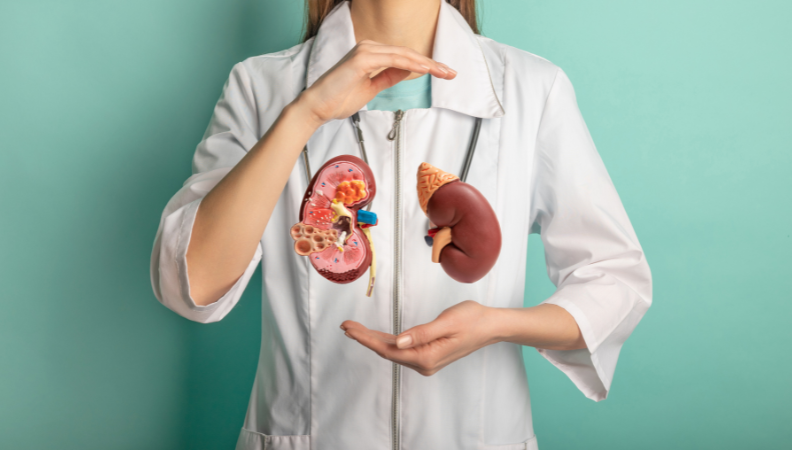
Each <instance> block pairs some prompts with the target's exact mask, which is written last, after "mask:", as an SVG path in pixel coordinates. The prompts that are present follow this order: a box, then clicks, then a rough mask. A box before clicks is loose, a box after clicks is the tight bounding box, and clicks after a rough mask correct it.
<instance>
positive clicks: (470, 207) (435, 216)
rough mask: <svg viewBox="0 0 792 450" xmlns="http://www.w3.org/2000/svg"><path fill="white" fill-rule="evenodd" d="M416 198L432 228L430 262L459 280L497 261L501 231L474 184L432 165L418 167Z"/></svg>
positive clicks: (482, 272)
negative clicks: (438, 264)
mask: <svg viewBox="0 0 792 450" xmlns="http://www.w3.org/2000/svg"><path fill="white" fill-rule="evenodd" d="M418 200H419V202H420V204H421V209H423V211H424V213H426V215H427V217H429V221H430V222H431V223H432V224H434V226H435V228H433V229H431V230H429V236H428V237H427V243H430V245H432V262H435V263H440V265H441V266H442V267H443V270H445V272H446V273H447V274H448V275H449V276H450V277H451V278H453V279H455V280H457V281H459V282H462V283H473V282H476V281H478V280H480V279H481V278H483V277H484V275H486V274H487V273H488V272H489V271H490V269H492V267H493V266H494V265H495V262H496V261H497V260H498V255H499V254H500V248H501V231H500V224H499V223H498V218H497V216H496V215H495V211H494V210H493V209H492V206H490V204H489V202H488V201H487V199H486V198H485V197H484V196H483V195H481V192H479V191H478V190H477V189H476V188H474V187H473V186H471V185H469V184H467V183H465V182H463V181H460V180H459V178H458V177H457V176H456V175H452V174H450V173H447V172H444V171H442V170H440V169H438V168H436V167H434V166H432V165H431V164H427V163H422V164H421V166H420V167H419V168H418Z"/></svg>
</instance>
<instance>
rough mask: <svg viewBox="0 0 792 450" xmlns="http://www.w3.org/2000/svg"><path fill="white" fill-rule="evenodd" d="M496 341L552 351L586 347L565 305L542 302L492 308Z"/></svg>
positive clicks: (489, 311) (492, 325)
mask: <svg viewBox="0 0 792 450" xmlns="http://www.w3.org/2000/svg"><path fill="white" fill-rule="evenodd" d="M488 314H489V315H490V316H491V317H490V321H489V322H490V323H491V325H490V327H489V329H490V332H491V333H492V336H493V339H492V340H493V341H496V342H512V343H515V344H521V345H528V346H531V347H537V348H543V349H548V350H575V349H581V348H586V342H585V341H584V340H583V336H582V334H581V333H580V328H578V325H577V322H575V319H574V318H573V317H572V315H571V314H569V313H568V312H567V311H566V310H565V309H564V308H561V307H560V306H557V305H550V304H542V305H537V306H532V307H530V308H490V309H489V310H488Z"/></svg>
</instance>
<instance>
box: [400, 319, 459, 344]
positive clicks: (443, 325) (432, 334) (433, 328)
mask: <svg viewBox="0 0 792 450" xmlns="http://www.w3.org/2000/svg"><path fill="white" fill-rule="evenodd" d="M450 333H451V330H450V327H449V324H448V322H447V321H446V320H444V319H442V318H438V319H435V320H433V321H431V322H429V323H427V324H424V325H418V326H416V327H412V328H410V329H409V330H407V331H404V332H402V333H401V334H400V335H399V336H398V337H397V338H396V347H399V348H400V349H405V348H413V347H417V346H419V345H424V344H428V343H430V342H432V341H434V340H437V339H440V338H441V337H445V336H448V335H449V334H450Z"/></svg>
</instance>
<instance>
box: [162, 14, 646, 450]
mask: <svg viewBox="0 0 792 450" xmlns="http://www.w3.org/2000/svg"><path fill="white" fill-rule="evenodd" d="M354 45H355V38H354V33H353V28H352V21H351V18H350V12H349V6H348V3H347V2H345V3H342V4H340V5H339V6H338V7H336V8H335V9H334V10H333V11H332V12H331V13H330V14H329V15H328V16H327V18H326V19H325V21H324V22H323V24H322V25H321V28H320V30H319V32H318V35H317V36H316V37H315V38H312V39H310V40H309V41H307V42H305V43H303V44H299V45H296V46H294V47H292V48H290V49H288V50H284V51H281V52H277V53H271V54H266V55H261V56H257V57H252V58H249V59H247V60H245V61H243V62H241V63H239V64H237V65H235V66H234V68H233V70H232V71H231V74H230V76H229V79H228V82H227V83H226V85H225V87H224V90H223V93H222V97H221V98H220V100H219V101H218V103H217V106H216V107H215V110H214V115H213V117H212V119H211V122H210V124H209V127H208V129H207V130H206V134H205V135H204V137H203V140H202V141H201V142H200V144H199V145H198V148H197V150H196V152H195V157H194V161H193V173H194V175H193V176H191V177H190V178H189V179H188V180H187V181H186V182H185V184H184V187H183V188H182V189H181V190H179V191H178V192H177V193H176V195H174V197H173V198H172V199H171V200H170V202H169V203H168V204H167V206H166V207H165V210H164V212H163V214H162V220H161V222H160V226H159V230H158V232H157V237H156V242H155V245H154V250H153V254H152V261H151V278H152V284H153V288H154V292H155V293H156V296H157V298H158V299H159V300H160V301H161V302H162V303H163V304H164V305H165V306H167V307H168V308H170V309H172V310H173V311H175V312H176V313H178V314H180V315H182V316H184V317H186V318H188V319H190V320H194V321H197V322H204V323H208V322H215V321H218V320H220V319H222V318H223V317H224V316H225V315H226V314H228V312H229V311H230V310H231V308H233V307H234V305H235V304H236V303H237V301H238V300H239V298H240V296H241V295H242V291H243V290H244V289H245V286H246V285H247V284H248V281H249V280H250V277H251V276H252V274H253V272H254V270H255V269H256V266H257V265H258V264H259V263H261V265H262V272H263V277H264V283H263V285H264V289H263V290H264V295H263V299H262V301H263V306H262V313H263V326H262V342H261V355H260V362H259V365H258V371H257V374H256V379H255V384H254V387H253V392H252V395H251V399H250V404H249V408H248V411H247V417H246V419H245V423H244V426H243V427H242V430H241V434H240V437H239V441H238V444H237V448H238V449H257V450H262V449H273V450H285V449H289V450H308V449H311V450H340V449H344V450H355V449H361V450H377V449H381V450H393V449H394V448H397V447H398V448H400V449H419V450H422V449H459V450H473V449H476V450H496V449H497V450H517V449H536V448H537V441H536V437H535V435H534V432H533V426H532V423H531V408H530V398H529V393H528V384H527V382H526V373H525V370H524V366H523V358H522V353H521V350H522V349H521V347H520V346H519V345H516V344H510V343H499V344H495V345H490V346H488V347H485V348H483V349H481V350H479V351H476V352H474V353H472V354H471V355H469V356H467V357H465V358H463V359H461V360H459V361H456V362H454V363H453V364H451V365H449V366H448V367H446V368H444V369H443V370H441V371H439V372H438V373H436V374H435V375H433V376H431V377H424V376H422V375H420V374H418V373H417V372H415V371H412V370H409V369H405V368H400V367H399V366H397V367H396V368H397V370H396V372H395V373H394V366H393V364H392V363H391V362H390V361H388V360H385V359H382V358H380V357H379V356H377V355H376V354H375V353H374V352H372V351H371V350H369V349H367V348H365V347H363V346H362V345H360V344H358V343H356V342H354V341H352V340H350V339H348V338H346V337H345V336H344V333H343V332H342V331H341V330H340V329H339V325H340V324H341V322H343V321H344V320H347V319H351V320H355V321H358V322H360V323H362V324H364V325H366V326H367V327H369V328H373V329H376V330H381V331H386V332H394V331H398V330H394V329H393V327H394V315H396V317H397V318H398V319H399V320H400V323H401V329H402V330H405V329H408V328H410V327H413V326H415V325H418V324H423V323H426V322H430V321H432V320H433V319H435V318H436V317H437V315H438V314H439V313H440V312H441V311H443V310H444V309H446V308H448V307H450V306H452V305H454V304H456V303H459V302H461V301H463V300H467V299H472V300H475V301H477V302H479V303H481V304H483V305H487V306H492V307H508V308H515V307H522V305H523V290H524V283H525V264H526V249H527V242H528V235H529V233H539V235H540V236H541V239H542V241H543V242H544V245H545V252H546V262H547V271H548V274H549V276H550V279H551V280H552V282H553V283H554V284H555V285H556V286H557V287H558V289H557V291H556V292H555V294H553V295H552V296H551V297H550V298H548V299H547V300H546V301H545V303H551V304H555V305H559V306H561V307H562V308H564V309H566V310H567V311H568V312H569V313H570V314H571V315H572V316H573V317H574V318H575V320H576V321H577V324H578V325H579V327H580V329H581V331H582V334H583V337H584V339H585V341H586V344H587V346H588V348H587V349H583V350H570V351H555V350H553V351H551V350H539V352H540V353H541V354H542V355H543V356H544V357H545V358H547V359H548V360H549V361H550V362H551V363H553V364H554V365H555V366H557V367H558V368H559V369H560V370H561V371H563V372H564V373H565V374H567V376H569V378H570V379H571V380H572V381H573V382H574V383H575V384H576V385H577V387H578V388H579V389H580V390H581V391H582V392H583V394H585V395H586V396H587V397H589V398H591V399H593V400H597V401H598V400H602V399H604V398H605V397H606V396H607V394H608V391H609V389H610V386H611V380H612V379H613V373H614V369H615V367H616V360H617V358H618V355H619V351H620V349H621V346H622V344H623V343H624V341H625V339H627V337H628V336H629V335H630V333H631V332H632V331H633V329H634V327H635V326H636V324H637V323H638V321H639V320H640V319H641V317H642V316H643V315H644V313H645V312H646V310H647V309H648V308H649V305H650V304H651V298H652V280H651V274H650V270H649V266H648V264H647V262H646V258H645V257H644V253H643V250H642V249H641V245H640V244H639V242H638V239H637V237H636V235H635V232H634V230H633V228H632V225H631V223H630V220H629V219H628V217H627V214H626V213H625V210H624V208H623V206H622V203H621V201H620V199H619V196H618V194H617V192H616V190H615V188H614V186H613V184H612V182H611V179H610V177H609V175H608V172H607V171H606V169H605V166H604V165H603V162H602V160H601V158H600V156H599V154H598V153H597V150H596V149H595V147H594V144H593V142H592V140H591V137H590V135H589V132H588V130H587V128H586V125H585V123H584V121H583V118H582V117H581V114H580V112H579V110H578V106H577V103H576V100H575V94H574V91H573V88H572V85H571V84H570V81H569V79H568V78H567V76H566V74H565V73H564V72H563V71H561V69H559V68H558V67H556V66H555V65H553V64H552V63H550V62H548V61H546V60H545V59H542V58H540V57H537V56H535V55H533V54H531V53H527V52H525V51H522V50H519V49H516V48H514V47H510V46H508V45H504V44H501V43H498V42H495V41H493V40H492V39H488V38H486V37H483V36H478V35H475V34H474V33H473V32H472V31H471V29H470V27H469V26H468V25H467V23H466V22H465V20H464V19H463V17H462V15H461V14H460V13H459V12H458V11H457V10H456V9H455V8H454V7H452V6H450V5H449V4H447V3H445V2H443V3H442V7H441V10H440V16H439V19H438V23H437V31H436V36H435V43H434V53H433V57H434V58H435V59H436V60H438V61H441V62H444V63H446V64H448V65H449V66H450V67H452V68H454V69H456V70H457V71H458V75H457V77H456V78H455V79H454V80H450V81H448V80H440V79H436V78H432V107H431V108H429V109H412V110H408V111H407V112H406V114H405V116H404V118H403V121H402V126H401V131H400V135H399V137H398V139H396V140H395V141H389V140H387V139H386V135H387V134H388V132H389V131H390V130H391V128H392V125H393V121H394V113H393V112H389V111H368V110H366V108H365V107H364V108H362V109H361V111H360V116H361V126H362V129H363V132H364V137H365V143H366V146H367V150H368V157H369V161H370V165H371V168H372V169H373V171H374V174H375V177H376V181H377V188H378V190H377V195H376V198H375V199H374V201H373V206H372V211H374V212H376V213H377V214H378V215H379V225H377V226H376V227H373V228H372V229H371V230H372V234H373V239H374V242H375V244H376V252H377V253H376V255H377V269H378V274H377V281H376V284H375V287H374V293H373V296H372V297H371V298H367V297H366V296H365V292H366V285H367V282H368V277H367V276H363V277H361V278H360V279H358V280H357V281H355V282H353V283H351V284H344V285H341V284H334V283H331V282H329V281H327V280H326V279H324V278H322V277H321V276H320V275H319V274H318V273H317V272H316V271H315V270H314V269H313V268H312V267H311V265H310V263H309V262H308V259H307V258H305V257H302V256H298V255H297V254H296V253H295V252H294V250H293V240H292V239H291V237H290V235H289V228H290V227H291V226H292V225H293V224H294V223H296V222H297V221H298V205H300V202H301V199H302V197H303V194H304V192H305V189H306V186H307V182H308V180H307V179H306V175H305V172H304V167H303V163H302V160H298V162H297V164H296V165H295V167H294V168H293V169H292V172H291V175H290V177H289V180H288V183H287V184H286V187H285V189H284V190H283V192H282V194H281V195H280V198H279V199H278V203H277V205H276V207H275V210H274V211H273V213H272V217H271V219H270V221H269V223H268V225H267V228H266V231H265V232H264V235H263V236H262V238H261V243H260V246H259V247H258V248H257V250H256V252H255V255H254V256H253V258H252V259H251V260H250V264H249V265H248V268H247V270H246V271H245V273H244V274H243V275H242V276H241V277H240V279H239V281H237V282H236V284H235V285H234V286H233V287H232V288H231V289H230V290H229V291H228V292H227V293H226V294H225V295H224V296H223V297H222V298H220V299H219V300H218V301H217V302H215V303H213V304H211V305H208V306H196V305H195V303H194V302H193V300H192V299H191V297H190V290H189V283H188V276H187V268H186V259H185V255H186V250H187V246H188V243H189V241H190V232H191V229H192V225H193V222H194V220H195V214H196V211H197V209H198V208H199V206H200V204H201V199H202V198H203V197H204V196H205V195H206V194H207V193H208V192H209V191H210V190H211V189H212V187H214V186H215V185H216V184H217V182H218V181H219V180H220V179H221V178H222V177H223V176H224V175H225V174H226V173H228V171H229V170H230V169H231V167H232V166H234V165H235V164H236V163H237V162H238V161H239V160H240V159H241V158H242V157H243V156H244V155H245V152H246V151H248V150H249V149H250V148H251V147H252V146H253V145H254V144H255V143H256V142H257V141H258V140H259V138H260V137H261V136H262V135H263V134H264V132H265V131H266V130H267V128H268V127H269V126H271V125H272V123H273V121H274V120H275V119H276V118H277V117H278V115H279V113H280V112H281V110H282V108H283V107H284V106H286V105H287V104H288V103H289V102H291V101H292V100H293V99H294V98H295V97H296V96H297V95H298V94H299V92H300V91H301V90H302V89H303V87H304V86H305V85H306V83H307V85H308V86H310V85H311V84H312V83H313V82H315V81H316V79H317V78H318V77H319V76H320V75H322V74H323V73H324V72H325V71H327V70H328V69H330V68H331V67H332V66H333V65H334V64H335V63H336V62H338V60H339V59H340V58H341V57H342V56H344V55H345V54H346V53H347V51H349V50H350V49H351V48H352V47H353V46H354ZM474 117H481V118H483V119H484V120H483V124H482V127H481V132H480V135H479V139H478V147H477V150H476V153H475V157H474V160H473V164H472V167H471V170H470V174H469V177H468V182H469V183H470V184H472V185H473V186H475V187H476V188H477V189H478V190H479V191H481V193H482V194H483V195H484V196H485V197H486V198H487V199H488V200H489V202H490V204H491V205H492V206H493V208H494V209H495V212H496V214H497V215H498V218H499V221H500V225H501V227H502V233H503V248H502V250H501V254H500V258H499V260H498V262H497V264H496V265H495V267H494V269H493V270H492V271H491V272H490V273H489V274H488V275H487V276H486V277H484V278H483V279H482V280H480V281H478V282H476V283H473V284H461V283H458V282H455V281H453V280H452V279H451V278H450V277H448V276H447V275H446V274H445V273H444V272H443V270H442V268H441V267H440V265H439V264H433V263H432V262H431V261H430V259H431V258H430V254H431V248H430V247H428V246H427V245H426V243H425V242H424V236H425V234H426V229H427V220H426V218H425V216H424V214H423V212H422V211H421V208H420V206H419V204H418V197H417V194H416V187H415V186H416V178H415V174H416V171H417V169H418V166H419V164H420V163H421V162H424V161H425V162H428V163H430V164H432V165H434V166H436V167H439V168H441V169H444V170H446V171H450V172H455V171H458V170H459V168H461V166H462V162H463V158H464V155H465V150H466V148H467V145H468V142H469V139H470V135H471V130H472V127H473V123H474ZM308 148H309V152H310V165H311V167H312V168H313V169H314V170H316V169H317V168H318V167H320V166H321V165H322V164H323V163H324V162H325V161H326V160H328V159H330V158H332V157H334V156H337V155H340V154H353V155H357V156H359V153H358V144H357V142H356V139H355V134H354V133H353V128H352V124H351V122H350V120H348V119H345V120H334V121H330V122H328V123H326V124H324V125H323V126H322V127H320V128H319V129H318V130H317V131H316V133H315V134H314V135H313V136H312V137H311V139H310V141H309V142H308ZM397 173H400V174H401V183H400V184H399V186H400V194H401V195H400V196H397V192H396V188H397V183H396V179H395V177H396V174H397ZM262 195H268V194H267V193H262ZM397 198H400V200H398V199H397ZM397 218H398V219H399V220H398V222H397ZM396 227H399V228H400V229H401V236H402V238H401V241H400V242H397V241H396V237H395V236H396V233H395V230H396ZM397 261H399V262H400V263H401V267H402V269H401V273H400V276H397V275H396V274H395V273H394V264H395V263H396V262H397Z"/></svg>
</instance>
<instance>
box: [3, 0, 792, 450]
mask: <svg viewBox="0 0 792 450" xmlns="http://www.w3.org/2000/svg"><path fill="white" fill-rule="evenodd" d="M301 17H302V2H301V1H298V0H291V1H289V2H286V1H280V2H274V1H264V0H224V1H221V0H199V1H191V2H189V1H183V0H168V1H163V0H159V1H154V0H145V1H142V0H141V1H136V2H111V1H98V0H94V1H89V0H83V1H75V0H72V1H63V0H60V1H55V0H50V1H45V0H37V1H30V2H23V1H21V0H17V1H10V0H0V156H2V159H1V160H0V161H2V162H0V305H2V310H1V312H0V342H2V343H3V346H2V350H0V448H9V449H39V448H50V447H52V448H60V449H82V450H91V449H142V448H145V449H152V450H154V449H220V448H233V443H234V442H235V439H236V435H237V432H238V429H239V427H240V426H241V422H242V419H243V417H244V414H245V408H246V404H247V398H248V395H249V393H250V389H251V384H252V380H253V374H254V371H255V366H256V357H257V351H258V336H259V330H260V323H259V312H260V306H259V305H258V298H259V290H260V286H261V285H260V282H258V281H256V282H254V283H252V285H251V288H250V289H249V290H248V292H247V294H246V296H245V298H244V299H243V300H242V302H241V303H240V305H239V306H238V307H237V309H236V310H235V311H233V312H232V313H231V314H230V315H229V316H228V317H227V318H226V319H225V320H223V321H222V322H220V323H218V324H212V325H198V324H194V323H191V322H188V321H186V320H184V319H181V318H180V317H178V316H176V315H175V314H173V313H171V312H170V311H168V310H166V309H165V308H163V307H162V306H161V305H159V304H158V303H157V302H156V300H155V299H154V296H153V294H152V292H151V287H150V284H149V278H148V260H149V255H150V250H151V245H152V241H153V238H154V233H155V231H156V228H157V223H158V220H159V215H160V213H161V210H162V208H163V206H164V205H165V203H166V202H167V200H168V198H169V197H170V196H171V195H172V194H173V193H174V192H175V191H176V190H177V189H178V188H179V187H180V186H181V183H182V181H183V180H184V179H185V178H186V177H187V176H188V175H189V172H190V158H191V155H192V152H193V150H194V148H195V144H196V143H197V142H198V140H199V139H200V136H201V134H202V133H203V130H204V128H205V127H206V124H207V122H208V119H209V115H210V113H211V108H212V106H213V104H214V102H215V101H216V100H217V97H218V95H219V93H220V88H221V86H222V83H223V81H224V80H225V78H226V76H227V75H228V72H229V70H230V68H231V66H232V65H233V64H234V63H235V62H237V61H240V60H242V59H244V58H245V57H247V56H250V55H254V54H260V53H264V52H270V51H276V50H280V49H283V48H286V47H289V46H291V45H293V44H295V43H296V42H297V39H298V35H299V32H300V19H301ZM482 19H483V23H484V26H483V31H484V34H485V35H487V36H490V37H492V38H494V39H496V40H499V41H501V42H504V43H507V44H510V45H514V46H516V47H519V48H523V49H526V50H529V51H531V52H534V53H536V54H539V55H541V56H544V57H546V58H548V59H550V60H551V61H553V62H554V63H556V64H558V65H560V66H561V67H562V68H564V69H565V70H566V72H567V73H568V74H569V76H570V77H571V79H572V81H573V83H574V84H575V87H576V89H577V93H578V99H579V102H580V106H581V109H582V111H583V114H584V116H585V118H586V120H587V122H588V124H589V127H590V129H591V133H592V135H593V137H594V139H595V142H596V143H597V145H598V148H599V151H600V153H601V155H602V157H603V159H604V161H605V163H606V165H607V166H608V169H609V171H610V174H611V177H612V178H613V181H614V183H615V184H616V187H617V188H618V190H619V193H620V195H621V198H622V200H623V202H624V204H625V206H626V208H627V211H628V213H629V214H630V217H631V219H632V221H633V225H634V227H635V229H636V232H637V233H638V236H639V238H640V239H641V242H642V244H643V246H644V249H645V250H646V253H647V256H648V260H649V263H650V266H651V267H652V272H653V275H654V280H655V304H654V306H653V307H652V308H651V309H650V310H649V313H648V314H647V316H646V318H645V319H644V321H643V322H642V323H641V324H640V325H639V327H638V329H637V331H636V332H635V334H634V335H633V336H632V337H631V338H630V340H629V341H628V342H627V344H626V346H625V348H624V350H623V352H622V359H621V360H620V363H619V368H618V370H617V373H616V378H615V381H614V388H613V391H612V393H611V396H610V397H609V399H608V400H606V401H604V402H601V403H594V402H591V401H590V400H588V399H586V398H584V397H583V396H582V394H580V393H579V392H577V391H576V389H575V388H574V386H573V385H572V383H571V382H569V381H568V380H567V379H566V378H564V377H563V376H562V374H561V373H560V372H558V371H557V370H556V369H555V368H553V367H552V366H551V365H550V364H549V363H547V362H545V361H544V360H542V359H541V357H539V356H538V354H537V353H536V352H535V351H534V350H533V349H526V364H527V367H528V370H529V379H530V381H531V387H532V398H533V406H534V416H535V418H534V420H535V427H536V431H537V434H538V435H539V442H540V444H541V447H542V450H551V449H572V448H589V449H635V448H641V449H661V448H663V449H665V448H679V449H699V448H719V449H743V448H762V449H775V448H779V449H780V448H785V447H787V446H788V440H789V439H790V438H792V433H790V431H789V430H790V427H789V424H790V423H792V413H791V412H790V411H791V410H790V408H789V405H790V404H791V403H792V388H791V387H790V383H789V380H790V379H792V354H791V353H790V351H789V348H788V345H787V342H788V341H789V340H790V338H792V331H790V330H792V327H790V317H792V275H790V269H792V263H790V259H789V255H790V254H792V238H790V233H791V232H792V206H791V205H792V201H790V193H792V176H790V173H789V172H790V169H791V168H792V146H791V145H790V144H789V142H790V140H792V127H790V125H789V124H790V122H791V119H792V108H791V107H790V100H792V88H791V87H790V83H789V73H790V70H791V69H792V64H791V63H790V58H789V43H790V40H791V39H792V32H791V31H790V27H789V23H790V20H792V6H791V4H790V3H789V2H784V1H756V2H747V1H743V2H724V1H714V0H711V1H703V0H698V1H680V0H673V1H668V2H634V1H626V0H623V1H601V2H588V1H582V0H576V1H571V0H570V1H555V2H540V1H536V0H531V1H516V0H512V1H500V2H496V1H494V0H487V1H485V2H484V3H483V4H482ZM530 247H531V248H530V253H529V267H528V277H529V281H528V289H527V293H526V304H535V303H537V302H539V301H541V300H542V299H543V298H545V297H547V296H549V295H550V294H551V293H552V291H553V286H552V284H550V283H549V281H547V276H546V273H545V269H544V261H543V253H542V248H541V242H540V241H539V239H538V237H536V236H532V238H531V240H530Z"/></svg>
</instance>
